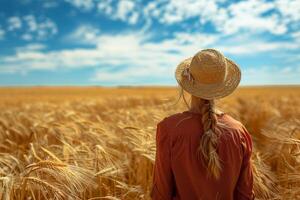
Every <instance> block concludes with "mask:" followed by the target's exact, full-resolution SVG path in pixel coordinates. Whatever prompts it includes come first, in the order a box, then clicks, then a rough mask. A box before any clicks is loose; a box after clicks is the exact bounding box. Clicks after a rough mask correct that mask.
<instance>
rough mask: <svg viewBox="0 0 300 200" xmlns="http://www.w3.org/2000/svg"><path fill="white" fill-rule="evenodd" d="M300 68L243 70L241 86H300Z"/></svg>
mask: <svg viewBox="0 0 300 200" xmlns="http://www.w3.org/2000/svg"><path fill="white" fill-rule="evenodd" d="M299 74H300V66H298V67H293V68H292V67H289V66H284V67H276V66H263V67H259V68H258V67H253V68H248V69H245V70H243V74H242V81H241V85H278V84H281V85H282V84H291V85H294V84H300V81H299Z"/></svg>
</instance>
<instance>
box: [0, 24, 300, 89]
mask: <svg viewBox="0 0 300 200" xmlns="http://www.w3.org/2000/svg"><path fill="white" fill-rule="evenodd" d="M93 30H94V34H93V35H92V36H91V37H89V36H86V33H87V32H93ZM95 30H97V31H95ZM69 37H70V38H72V39H73V40H74V41H78V42H80V41H81V42H83V43H88V44H91V43H92V42H93V44H95V45H94V47H92V48H91V47H90V48H83V47H82V48H77V49H64V50H55V51H46V47H45V46H44V45H42V44H32V45H28V46H26V47H23V48H18V49H17V51H16V54H15V55H11V56H6V57H2V58H1V59H0V64H1V66H2V67H1V69H0V70H1V72H2V73H7V72H10V73H26V72H28V71H34V70H59V69H61V68H65V69H68V68H69V69H73V68H93V69H95V70H96V73H95V74H94V76H93V77H91V81H96V82H97V81H99V82H101V83H114V84H135V83H138V82H139V80H140V82H142V79H143V80H154V79H155V80H173V74H174V69H175V67H176V66H177V64H178V63H179V62H180V61H182V60H183V59H184V58H186V57H190V56H193V54H195V53H196V52H197V51H198V50H200V49H203V48H210V47H214V48H217V49H220V50H221V51H222V52H223V53H224V54H231V55H240V54H243V55H256V54H261V53H263V52H268V54H272V53H276V52H281V51H288V50H291V49H294V50H295V49H297V48H298V49H299V47H297V46H296V44H294V43H292V42H291V43H288V42H271V41H267V40H262V39H260V40H257V39H256V38H251V37H250V36H249V35H248V36H244V37H241V36H238V35H233V36H231V37H230V38H228V37H227V38H223V37H222V35H220V34H203V33H193V34H189V33H177V34H175V35H174V37H172V38H169V39H165V40H163V41H160V42H152V41H151V40H150V38H151V37H150V36H149V35H145V34H144V33H143V32H136V33H135V32H127V33H120V34H116V35H108V34H102V33H100V32H99V31H98V29H95V28H93V27H92V26H89V25H81V26H80V27H79V28H78V29H76V30H75V32H74V33H73V34H70V36H69ZM241 41H244V42H241ZM237 44H238V45H237ZM112 69H114V70H113V71H112ZM290 71H291V69H289V68H285V69H284V70H283V71H280V73H282V74H285V75H286V76H289V75H290V74H291V73H292V72H290ZM247 73H248V72H247ZM247 73H246V74H247ZM260 73H262V72H260ZM265 74H266V73H265ZM250 75H251V73H250ZM250 75H249V76H248V75H246V77H250V78H251V77H252V78H253V76H252V75H251V76H250ZM262 78H263V77H262ZM279 78H280V77H279ZM248 79H249V78H248ZM248 79H247V78H246V80H247V81H248V82H249V80H248ZM262 80H263V79H262Z"/></svg>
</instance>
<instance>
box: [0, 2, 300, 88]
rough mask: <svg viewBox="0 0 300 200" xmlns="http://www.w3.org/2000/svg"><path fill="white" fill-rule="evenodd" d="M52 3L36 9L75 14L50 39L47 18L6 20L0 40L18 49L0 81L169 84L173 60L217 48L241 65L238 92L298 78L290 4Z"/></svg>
mask: <svg viewBox="0 0 300 200" xmlns="http://www.w3.org/2000/svg"><path fill="white" fill-rule="evenodd" d="M53 2H54V1H48V3H49V7H47V6H44V7H47V8H54V9H56V7H62V6H66V4H68V5H70V6H67V7H68V8H70V10H68V11H70V12H72V11H74V10H76V12H74V13H77V14H74V15H77V16H76V17H77V18H76V23H75V22H74V21H72V23H74V24H72V23H70V24H72V26H71V25H70V26H68V27H62V29H60V31H58V29H59V28H60V27H59V25H60V22H55V21H54V20H53V19H52V18H51V17H50V16H47V17H45V16H44V17H42V16H39V15H37V14H36V13H34V14H29V15H28V14H27V15H26V14H25V15H14V16H10V17H8V18H7V19H6V20H5V23H4V26H3V28H2V29H1V27H2V25H1V27H0V39H1V38H2V39H5V37H6V35H9V36H10V37H12V38H18V39H21V40H22V42H23V43H21V44H22V45H18V46H17V47H14V51H13V52H14V53H11V54H9V55H0V66H1V67H0V73H2V74H3V73H11V74H18V73H22V74H26V73H31V72H33V71H39V72H40V71H44V72H47V71H52V72H55V71H60V70H69V71H71V70H74V69H88V70H90V71H92V72H93V73H91V74H92V75H91V77H90V81H91V82H92V83H101V84H102V83H104V84H105V83H107V84H139V83H145V82H147V83H148V82H149V83H170V82H171V81H170V80H174V78H173V75H174V69H175V67H176V66H177V64H178V63H179V62H180V61H181V60H183V59H184V58H186V57H190V56H193V55H194V54H195V53H196V52H197V51H199V50H200V49H203V48H217V49H219V50H221V51H222V52H223V53H224V54H225V55H228V56H230V57H231V56H232V57H234V58H235V59H236V60H238V61H243V62H241V63H242V65H241V67H242V69H243V76H244V82H243V83H244V84H263V83H271V82H272V81H273V82H274V81H275V82H276V81H281V82H282V83H287V82H288V81H285V80H284V77H285V78H286V79H289V81H291V82H296V80H297V77H296V75H299V65H298V64H297V63H298V62H299V61H300V59H299V56H298V55H299V52H300V34H299V29H300V23H299V21H300V14H299V13H300V10H299V9H300V5H299V1H297V0H290V1H284V0H274V1H269V0H246V1H226V0H211V1H202V0H197V1H194V0H167V1H166V0H157V1H147V2H145V1H139V0H138V1H133V0H122V1H116V0H107V1H98V0H72V1H71V0H65V1H61V2H59V3H54V4H53V5H52V4H51V3H53ZM78 11H79V12H78ZM82 16H85V17H83V18H84V20H81V18H80V17H82ZM87 16H88V17H87ZM86 18H88V19H91V20H89V21H88V22H87V21H86ZM120 22H121V23H120ZM114 23H115V24H114ZM110 24H112V26H108V25H110ZM133 28H134V29H133ZM61 31H65V32H61ZM54 36H57V38H59V40H57V41H58V42H56V44H55V45H54V46H55V48H52V44H51V43H47V39H49V38H52V37H54ZM42 42H43V43H42ZM24 43H25V44H26V45H24ZM247 57H251V58H253V60H255V63H254V64H253V62H252V60H249V59H248V60H247ZM264 57H272V58H273V59H274V61H268V60H261V59H263V58H264ZM243 59H244V60H247V62H246V61H244V60H243ZM275 60H276V61H275ZM272 77H273V78H274V79H273V80H272ZM254 80H255V81H254ZM151 81H152V82H151ZM298 82H299V81H298Z"/></svg>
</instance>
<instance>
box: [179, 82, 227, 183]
mask: <svg viewBox="0 0 300 200" xmlns="http://www.w3.org/2000/svg"><path fill="white" fill-rule="evenodd" d="M179 87H180V86H179ZM181 97H183V100H184V102H185V104H186V106H187V107H188V108H190V106H189V104H188V103H187V100H186V98H185V96H184V92H183V88H182V87H180V96H179V98H178V101H179V99H180V98H181ZM191 100H193V101H194V103H195V102H196V106H199V107H198V108H197V109H198V112H200V113H201V116H202V118H201V124H202V126H203V131H204V133H203V135H202V138H201V140H200V144H199V147H198V149H197V153H198V155H199V154H202V158H203V161H204V163H205V165H206V168H207V170H208V175H212V176H213V177H214V178H215V179H218V178H219V177H220V172H221V170H222V167H221V162H220V158H219V155H218V153H217V146H218V141H219V136H220V134H221V130H220V127H221V126H222V125H224V124H221V123H218V120H217V112H220V111H219V110H217V109H216V108H215V101H214V100H206V99H201V98H199V97H196V96H193V95H192V96H191ZM178 101H177V102H178ZM191 103H193V102H191Z"/></svg>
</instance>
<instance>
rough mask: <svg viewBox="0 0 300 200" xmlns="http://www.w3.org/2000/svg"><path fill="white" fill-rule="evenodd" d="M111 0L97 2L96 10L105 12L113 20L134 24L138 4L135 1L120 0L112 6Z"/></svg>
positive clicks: (137, 16)
mask: <svg viewBox="0 0 300 200" xmlns="http://www.w3.org/2000/svg"><path fill="white" fill-rule="evenodd" d="M112 4H113V1H111V0H108V1H100V2H99V3H98V6H97V8H98V11H99V12H101V13H104V14H106V15H107V16H108V17H110V18H112V19H114V20H121V21H124V22H127V23H128V24H136V23H137V22H138V18H139V15H140V13H139V11H138V5H137V3H136V1H132V0H122V1H117V2H116V6H115V7H114V6H113V5H112Z"/></svg>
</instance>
